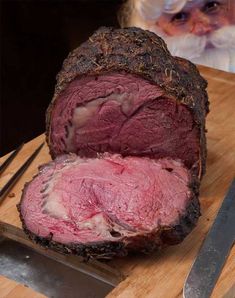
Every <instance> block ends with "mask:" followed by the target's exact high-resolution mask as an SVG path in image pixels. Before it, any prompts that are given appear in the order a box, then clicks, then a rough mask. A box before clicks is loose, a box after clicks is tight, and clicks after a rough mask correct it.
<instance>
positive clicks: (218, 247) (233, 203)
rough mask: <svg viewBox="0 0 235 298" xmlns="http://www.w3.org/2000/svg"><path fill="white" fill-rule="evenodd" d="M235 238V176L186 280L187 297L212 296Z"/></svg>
mask: <svg viewBox="0 0 235 298" xmlns="http://www.w3.org/2000/svg"><path fill="white" fill-rule="evenodd" d="M234 241H235V179H234V180H233V182H232V184H231V186H230V188H229V191H228V193H227V195H226V197H225V199H224V201H223V203H222V205H221V207H220V210H219V212H218V214H217V216H216V219H215V221H214V223H213V225H212V227H211V229H210V231H209V233H208V234H207V236H206V239H205V240H204V243H203V244H202V246H201V248H200V250H199V253H198V255H197V257H196V260H195V262H194V264H193V266H192V268H191V270H190V272H189V275H188V277H187V279H186V282H185V285H184V289H183V296H184V298H208V297H210V295H211V293H212V291H213V289H214V286H215V284H216V281H217V279H218V277H219V275H220V273H221V271H222V268H223V266H224V263H225V261H226V259H227V257H228V255H229V252H230V250H231V248H232V246H233V244H234Z"/></svg>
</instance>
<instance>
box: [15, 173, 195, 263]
mask: <svg viewBox="0 0 235 298" xmlns="http://www.w3.org/2000/svg"><path fill="white" fill-rule="evenodd" d="M28 184H29V183H26V184H25V187H24V190H23V193H22V197H21V201H20V203H19V204H18V205H17V209H18V211H19V213H20V219H21V221H22V227H23V230H24V231H25V233H26V234H27V235H28V237H29V238H30V239H31V240H33V241H34V242H35V243H37V244H40V245H41V246H44V247H48V248H50V249H53V250H55V251H57V252H60V253H63V254H75V255H79V256H81V257H83V258H84V260H86V259H89V258H95V259H111V258H113V257H115V256H118V257H123V256H126V255H127V254H128V252H129V251H130V252H142V253H146V254H148V253H151V252H152V251H154V250H156V249H159V248H162V247H165V246H168V245H174V244H178V243H180V242H182V240H183V239H184V238H185V237H186V236H187V235H188V234H189V233H190V232H191V231H192V229H193V228H194V227H195V225H196V223H197V221H198V218H199V216H200V205H199V200H198V195H199V181H198V178H197V177H196V176H194V177H193V178H192V181H191V183H190V185H189V188H190V190H191V198H190V200H189V204H188V206H187V208H186V210H185V213H184V214H183V215H182V216H181V217H180V218H179V220H178V222H177V223H176V224H175V225H173V226H168V227H161V229H158V230H156V231H152V232H151V233H144V232H143V234H139V235H138V236H134V237H131V238H129V237H128V238H125V237H124V238H122V239H121V240H120V241H116V242H115V241H107V242H106V241H105V242H94V243H86V244H82V243H80V244H76V243H71V244H67V245H65V244H62V243H59V242H55V241H53V240H52V238H53V234H51V235H50V237H48V238H43V237H40V236H38V235H36V234H34V233H32V232H31V231H30V230H29V229H28V228H27V226H26V224H25V221H24V217H23V215H22V213H21V203H22V200H23V198H24V194H25V192H26V190H27V186H28Z"/></svg>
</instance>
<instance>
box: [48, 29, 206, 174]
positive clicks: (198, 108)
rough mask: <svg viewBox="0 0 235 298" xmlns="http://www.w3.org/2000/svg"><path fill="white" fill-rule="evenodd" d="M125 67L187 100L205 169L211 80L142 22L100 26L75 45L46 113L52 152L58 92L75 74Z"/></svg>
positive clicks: (117, 69)
mask: <svg viewBox="0 0 235 298" xmlns="http://www.w3.org/2000/svg"><path fill="white" fill-rule="evenodd" d="M115 71H117V72H118V71H124V72H126V73H130V74H133V75H137V76H140V77H142V78H144V79H147V80H149V81H151V82H152V83H154V84H156V85H158V86H160V87H161V88H162V89H163V90H164V91H165V93H166V94H167V96H168V97H169V96H170V97H172V99H174V100H176V101H177V102H179V103H181V104H184V105H186V106H187V107H188V108H189V109H190V110H191V111H192V114H193V117H194V121H195V125H197V126H198V127H199V130H200V136H199V139H200V158H199V176H202V175H203V174H204V173H205V163H206V138H205V117H206V114H207V113H208V112H209V102H208V96H207V92H206V87H207V82H206V81H205V80H204V78H202V77H201V76H200V74H199V71H198V70H197V68H196V66H195V65H194V64H192V63H191V62H189V61H188V60H185V59H183V58H179V57H173V56H172V55H171V54H170V52H169V51H168V49H167V46H166V44H165V42H164V41H163V39H161V38H160V37H158V36H157V35H156V34H154V33H152V32H150V31H146V30H142V29H140V28H135V27H133V28H124V29H114V28H107V27H101V28H100V29H98V30H97V31H96V32H95V33H94V34H93V35H92V36H91V37H90V38H89V39H88V40H87V41H86V42H84V43H83V44H82V45H80V46H79V47H78V48H77V49H75V50H73V51H72V52H71V53H70V54H69V56H68V58H67V59H65V61H64V63H63V67H62V70H61V71H60V73H59V74H58V75H57V85H56V87H55V93H54V97H53V100H52V102H51V104H50V106H49V107H48V110H47V117H46V127H47V129H46V131H47V142H48V145H49V148H50V153H51V155H52V157H53V158H54V157H55V156H54V154H53V148H52V146H50V122H51V112H52V110H53V107H54V105H55V103H56V100H57V98H58V97H59V95H61V94H62V93H63V90H64V89H65V88H66V87H67V85H68V84H69V83H70V82H71V81H72V80H74V79H75V78H77V77H79V76H80V77H82V76H89V75H100V74H104V73H109V72H115Z"/></svg>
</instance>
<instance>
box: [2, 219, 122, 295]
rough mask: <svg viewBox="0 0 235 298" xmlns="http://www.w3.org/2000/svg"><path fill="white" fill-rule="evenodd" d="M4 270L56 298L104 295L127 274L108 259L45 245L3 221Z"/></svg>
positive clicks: (18, 280) (12, 277) (9, 275)
mask: <svg viewBox="0 0 235 298" xmlns="http://www.w3.org/2000/svg"><path fill="white" fill-rule="evenodd" d="M0 274H1V275H4V276H6V277H8V278H10V279H14V280H16V281H17V282H19V283H22V284H25V285H27V286H29V287H31V288H33V289H34V290H36V291H37V292H40V293H42V294H44V295H46V296H47V297H54V298H64V297H66V298H75V297H79V298H88V297H89V298H90V297H91V298H103V297H104V296H106V295H107V294H108V293H109V292H110V291H111V290H112V289H113V288H114V287H115V286H116V285H117V284H119V283H120V282H121V281H122V279H123V278H124V276H123V275H122V274H121V273H120V272H119V271H118V270H117V269H115V268H113V267H111V266H109V265H107V264H105V263H102V262H99V261H96V260H89V261H87V262H84V261H83V259H82V257H79V256H74V255H64V254H61V253H57V252H55V251H53V250H50V249H46V248H44V247H41V246H39V245H37V244H35V243H33V242H32V241H30V240H29V239H28V237H27V236H26V235H25V233H24V232H23V231H22V230H21V229H19V228H17V227H15V226H12V225H10V224H7V223H5V222H2V221H0ZM0 296H1V295H0Z"/></svg>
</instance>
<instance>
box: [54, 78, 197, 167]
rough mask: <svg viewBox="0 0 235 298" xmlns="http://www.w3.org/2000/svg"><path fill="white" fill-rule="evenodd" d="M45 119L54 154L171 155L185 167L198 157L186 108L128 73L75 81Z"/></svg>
mask: <svg viewBox="0 0 235 298" xmlns="http://www.w3.org/2000/svg"><path fill="white" fill-rule="evenodd" d="M51 119H52V120H51V121H52V122H51V134H50V141H51V149H52V152H53V153H54V156H57V155H60V154H62V153H66V152H75V153H77V154H78V155H80V156H86V157H96V153H97V152H111V153H120V154H122V155H123V156H127V155H134V156H149V157H152V158H162V157H171V158H172V159H181V160H183V161H184V162H185V164H186V166H187V167H189V168H190V167H191V166H192V165H193V164H194V163H195V161H198V158H199V131H198V127H197V126H196V125H195V123H194V121H193V118H192V114H191V112H190V111H189V110H188V108H187V107H186V106H185V105H182V104H179V103H178V102H177V101H176V100H174V99H172V98H169V96H168V97H167V96H166V95H165V94H164V92H163V90H162V89H161V88H160V87H158V86H156V85H154V84H151V83H150V82H149V81H147V80H144V79H142V78H140V77H137V76H134V75H131V74H125V73H112V74H105V75H100V76H98V77H92V76H90V77H86V78H77V79H75V80H74V81H72V82H71V83H70V85H69V86H68V87H67V88H66V89H65V91H63V92H62V93H61V95H60V96H59V98H58V99H57V101H56V104H55V107H54V109H53V111H52V115H51Z"/></svg>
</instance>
